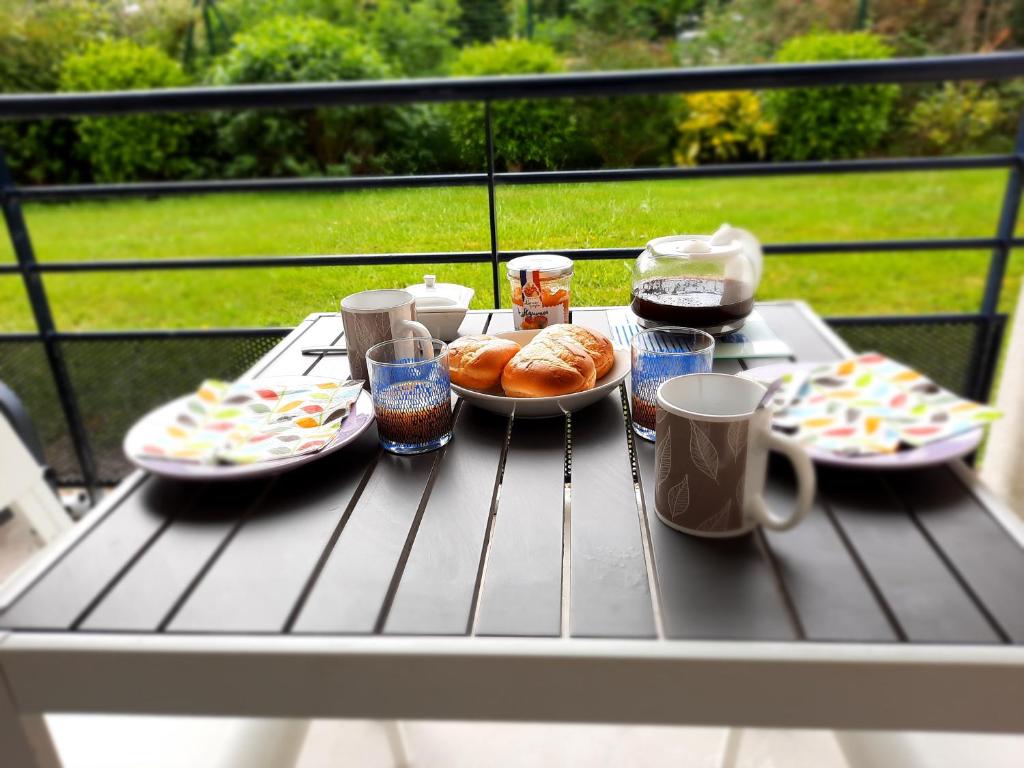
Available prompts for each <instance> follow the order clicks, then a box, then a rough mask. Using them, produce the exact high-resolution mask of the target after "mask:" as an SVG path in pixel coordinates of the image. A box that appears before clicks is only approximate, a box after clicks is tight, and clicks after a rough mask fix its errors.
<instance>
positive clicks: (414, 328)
mask: <svg viewBox="0 0 1024 768" xmlns="http://www.w3.org/2000/svg"><path fill="white" fill-rule="evenodd" d="M405 331H408V333H409V338H410V339H411V338H415V337H417V336H426V337H427V338H428V339H429V338H431V337H432V334H431V333H430V331H428V330H427V326H425V325H424V324H423V323H418V322H416V321H415V320H404V319H403V320H399V321H398V322H397V323H395V324H394V325H393V326H392V327H391V333H392V335H393V336H395V337H396V338H397V337H398V334H399V333H402V332H405Z"/></svg>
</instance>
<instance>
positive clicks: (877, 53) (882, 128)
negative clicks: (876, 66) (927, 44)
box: [765, 32, 899, 160]
mask: <svg viewBox="0 0 1024 768" xmlns="http://www.w3.org/2000/svg"><path fill="white" fill-rule="evenodd" d="M890 55H891V49H890V48H889V47H888V46H887V45H886V44H885V43H884V42H882V40H881V39H880V38H879V37H877V36H876V35H873V34H871V33H868V32H852V33H841V32H836V33H822V34H811V35H805V36H803V37H794V38H792V39H791V40H789V41H788V42H787V43H786V44H785V45H783V46H782V49H781V50H780V51H779V53H778V54H777V55H776V57H775V58H776V61H779V62H785V63H791V62H805V61H842V60H848V59H887V58H889V57H890ZM898 96H899V87H898V86H895V85H843V86H836V87H830V88H788V89H783V90H777V91H770V92H769V93H768V94H766V97H765V101H766V106H767V107H768V108H769V109H768V111H769V113H770V114H771V115H773V116H774V118H775V120H776V123H777V127H778V134H777V136H776V138H775V144H774V147H775V153H776V155H777V156H779V157H781V158H784V159H789V160H808V159H823V158H844V157H856V156H859V155H862V154H864V153H865V152H866V151H868V150H870V149H873V148H874V147H875V146H877V145H878V142H879V141H880V140H881V138H882V136H884V135H885V132H886V131H887V130H888V128H889V115H890V113H891V112H892V108H893V104H894V102H895V101H896V99H897V98H898Z"/></svg>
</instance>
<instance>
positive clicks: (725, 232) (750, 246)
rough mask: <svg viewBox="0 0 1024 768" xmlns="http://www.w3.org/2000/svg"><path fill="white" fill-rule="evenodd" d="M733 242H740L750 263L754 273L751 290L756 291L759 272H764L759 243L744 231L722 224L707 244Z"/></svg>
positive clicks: (758, 282) (759, 281) (758, 283)
mask: <svg viewBox="0 0 1024 768" xmlns="http://www.w3.org/2000/svg"><path fill="white" fill-rule="evenodd" d="M734 240H739V241H740V247H741V248H742V250H743V253H744V254H745V255H746V257H747V259H748V260H749V261H750V267H751V269H752V270H753V272H754V285H753V289H754V290H755V291H756V290H757V286H759V285H760V284H761V272H762V271H763V270H764V253H763V252H762V250H761V241H760V240H758V239H757V238H756V237H754V236H753V235H752V234H751V233H750V232H748V231H747V230H745V229H740V228H739V227H733V226H731V225H729V224H723V225H722V226H720V227H719V228H718V231H717V232H715V234H713V235H712V236H711V240H710V241H709V244H710V245H726V244H728V243H731V242H733V241H734Z"/></svg>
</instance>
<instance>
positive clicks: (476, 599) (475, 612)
mask: <svg viewBox="0 0 1024 768" xmlns="http://www.w3.org/2000/svg"><path fill="white" fill-rule="evenodd" d="M511 439H512V419H511V418H510V419H508V421H507V422H506V426H505V437H504V439H503V441H502V446H501V456H500V458H499V459H498V474H497V476H496V478H495V481H494V492H493V493H492V494H491V509H490V514H489V515H488V516H487V526H486V528H485V529H484V541H483V546H482V547H481V549H480V563H479V565H478V566H477V571H476V582H475V583H474V585H473V600H472V602H471V603H470V605H471V606H472V608H471V610H470V612H469V622H468V626H467V627H466V632H467V634H470V635H474V634H476V624H477V619H478V618H479V614H480V595H481V593H482V592H483V586H484V578H485V577H486V575H487V560H488V556H489V555H490V552H491V540H492V536H493V534H494V523H495V521H496V520H497V517H498V504H499V503H500V500H501V483H502V480H503V479H504V477H505V461H506V460H507V459H508V446H509V442H510V440H511Z"/></svg>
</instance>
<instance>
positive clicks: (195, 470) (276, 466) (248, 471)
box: [123, 390, 373, 480]
mask: <svg viewBox="0 0 1024 768" xmlns="http://www.w3.org/2000/svg"><path fill="white" fill-rule="evenodd" d="M191 397H192V394H188V395H184V396H182V397H179V398H178V399H177V400H172V401H171V402H169V403H167V404H165V405H162V406H160V407H159V408H157V409H156V410H154V411H150V412H149V413H148V414H146V415H145V416H143V417H142V418H141V419H140V420H139V421H137V422H136V423H135V425H134V426H133V427H132V428H131V429H130V430H129V431H128V434H127V435H125V438H124V443H123V448H124V453H125V456H127V457H128V460H129V461H130V462H131V463H132V464H134V465H135V466H137V467H138V468H139V469H144V470H146V471H147V472H152V473H153V474H154V475H160V476H161V477H170V478H174V479H176V480H243V479H250V478H256V477H266V476H269V475H276V474H279V473H281V472H286V471H288V470H290V469H295V468H297V467H301V466H303V465H304V464H309V463H310V462H313V461H316V460H317V459H320V458H323V457H324V456H329V455H330V454H332V453H334V452H335V451H340V450H341V449H342V448H344V447H345V446H346V445H348V444H349V443H351V442H352V441H353V440H355V439H356V438H357V437H359V436H360V435H361V434H363V432H365V431H366V430H367V428H368V427H369V426H370V425H371V424H372V423H373V400H372V399H371V397H370V393H369V392H367V391H366V390H363V391H362V392H360V393H359V398H358V399H357V400H356V402H355V404H354V405H353V406H352V409H351V411H350V412H349V414H348V416H346V417H345V420H344V421H343V422H342V423H341V428H340V429H339V430H338V433H337V434H336V435H335V437H334V439H333V440H332V441H331V442H330V444H329V445H328V446H327V447H325V448H322V449H321V450H319V451H317V452H316V453H307V454H303V455H300V456H290V457H288V458H284V459H278V460H275V461H260V462H256V463H253V464H190V463H187V462H183V461H170V460H167V459H158V458H152V457H149V456H142V455H140V454H141V448H142V446H143V445H145V444H146V442H147V441H148V440H149V437H148V436H149V435H150V434H152V433H153V430H154V429H156V430H159V429H161V428H163V426H164V425H166V424H167V423H168V422H169V421H172V420H173V419H174V416H175V414H177V413H180V412H181V410H182V409H183V408H184V407H185V403H186V401H188V400H189V399H190V398H191Z"/></svg>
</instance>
